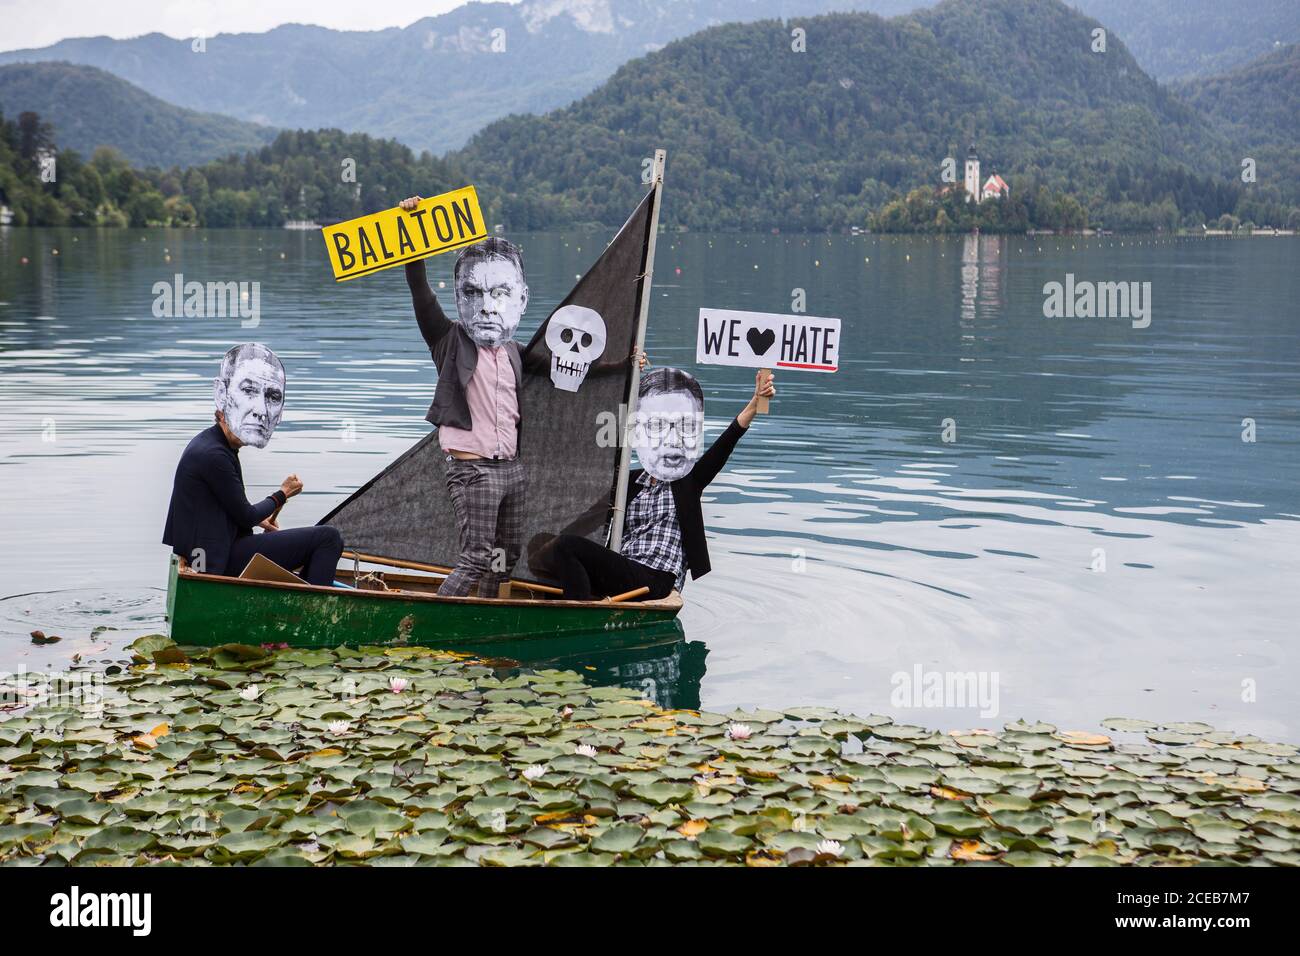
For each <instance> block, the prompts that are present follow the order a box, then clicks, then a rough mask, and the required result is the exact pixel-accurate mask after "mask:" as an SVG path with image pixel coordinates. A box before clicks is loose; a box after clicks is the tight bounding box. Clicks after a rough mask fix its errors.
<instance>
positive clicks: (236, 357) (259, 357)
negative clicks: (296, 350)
mask: <svg viewBox="0 0 1300 956" xmlns="http://www.w3.org/2000/svg"><path fill="white" fill-rule="evenodd" d="M212 399H213V404H215V405H216V408H217V411H219V412H221V413H222V414H223V415H224V416H225V419H226V428H228V429H229V430H230V432H231V433H232V434H233V435H234V436H235V437H236V438H238V439H239V440H240V441H241V442H242V443H243V444H245V445H252V446H253V447H254V448H265V447H266V443H267V442H269V441H270V440H271V434H272V433H273V432H274V431H275V426H277V425H279V424H280V416H281V415H282V414H283V413H284V366H283V365H282V364H281V363H280V360H279V359H278V358H276V355H275V353H274V352H272V351H271V350H270V349H268V348H267V347H266V346H265V345H262V344H261V343H259V342H246V343H245V344H243V345H236V346H235V347H234V348H233V349H231V350H230V351H229V352H227V353H226V356H225V358H223V359H222V360H221V374H220V375H218V376H217V377H216V379H215V380H214V381H213V383H212Z"/></svg>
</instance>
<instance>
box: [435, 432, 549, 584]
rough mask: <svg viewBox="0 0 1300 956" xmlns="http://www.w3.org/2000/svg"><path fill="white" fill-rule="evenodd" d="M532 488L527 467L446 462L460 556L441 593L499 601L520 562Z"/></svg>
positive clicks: (487, 461) (505, 463)
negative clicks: (472, 592)
mask: <svg viewBox="0 0 1300 956" xmlns="http://www.w3.org/2000/svg"><path fill="white" fill-rule="evenodd" d="M527 491H528V482H527V478H526V477H525V474H524V463H523V462H522V461H520V460H519V459H518V458H515V459H512V460H510V461H505V460H503V459H497V458H478V459H473V460H470V461H462V460H461V459H459V458H454V457H453V456H451V455H448V456H447V493H448V494H449V495H450V496H451V506H452V509H453V510H454V511H455V512H456V522H457V524H458V525H459V526H460V556H459V557H458V558H456V567H455V568H453V569H452V572H451V574H449V575H447V577H446V579H445V580H444V581H443V582H442V585H441V586H440V587H439V588H438V593H439V594H442V595H446V596H449V597H465V596H466V595H468V594H469V592H470V591H471V590H473V588H474V586H475V585H478V593H479V596H480V597H488V598H494V597H496V596H497V592H498V591H499V589H500V587H501V585H502V584H504V583H505V582H506V581H507V580H508V579H509V578H510V572H511V571H513V570H514V567H515V564H516V563H517V562H518V561H519V550H520V545H521V543H522V539H523V534H524V506H525V504H526V502H527Z"/></svg>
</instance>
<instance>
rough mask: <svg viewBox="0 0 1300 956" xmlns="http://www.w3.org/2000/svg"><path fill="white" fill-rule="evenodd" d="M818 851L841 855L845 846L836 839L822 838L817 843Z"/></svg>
mask: <svg viewBox="0 0 1300 956" xmlns="http://www.w3.org/2000/svg"><path fill="white" fill-rule="evenodd" d="M817 852H818V854H822V855H825V856H839V855H840V854H842V853H843V852H844V846H843V845H842V844H841V843H839V842H837V841H835V840H822V842H821V843H818V844H817Z"/></svg>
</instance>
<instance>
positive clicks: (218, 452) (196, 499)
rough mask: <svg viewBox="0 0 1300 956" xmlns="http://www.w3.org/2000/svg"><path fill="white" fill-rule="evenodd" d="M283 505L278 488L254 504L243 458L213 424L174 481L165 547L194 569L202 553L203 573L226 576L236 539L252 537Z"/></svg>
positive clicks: (194, 443) (185, 456)
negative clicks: (246, 486)
mask: <svg viewBox="0 0 1300 956" xmlns="http://www.w3.org/2000/svg"><path fill="white" fill-rule="evenodd" d="M284 500H285V498H284V492H283V491H280V490H279V489H278V488H277V489H276V491H275V493H274V494H271V495H269V496H267V497H266V498H263V499H262V500H261V501H259V502H258V503H257V504H255V505H254V504H249V502H248V498H247V497H245V493H244V472H243V470H242V469H241V468H240V467H239V455H238V453H237V452H236V451H235V449H233V448H231V447H230V443H229V442H227V441H226V436H225V435H224V434H223V433H222V431H221V426H220V425H213V426H212V427H211V428H205V429H204V430H203V431H201V432H199V433H198V434H197V435H195V436H194V437H193V438H192V439H190V443H189V444H188V445H186V446H185V451H184V452H183V453H182V454H181V460H180V463H179V464H177V466H176V477H175V478H174V479H173V481H172V500H171V504H169V505H168V506H167V524H166V526H165V527H164V528H163V537H162V541H163V544H169V545H171V548H172V552H173V553H174V554H179V555H180V556H181V557H183V558H184V559H185V560H186V561H188V562H190V564H192V565H196V564H197V563H198V558H197V557H196V555H195V553H194V552H195V549H198V548H201V549H202V550H203V564H202V568H201V570H204V571H207V572H208V573H209V574H225V573H227V572H229V571H231V570H232V569H230V568H227V567H226V562H227V560H229V558H230V546H231V545H232V544H234V543H235V539H236V538H241V537H243V536H244V535H248V534H252V533H253V527H254V526H255V525H258V524H260V523H261V522H263V521H265V520H266V519H267V518H269V517H270V516H271V513H272V512H273V511H275V509H276V508H278V507H280V505H282V504H284ZM196 570H200V569H199V568H196ZM233 570H235V571H236V573H237V572H238V571H242V570H243V569H242V568H238V569H233Z"/></svg>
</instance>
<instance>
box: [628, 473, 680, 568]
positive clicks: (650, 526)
mask: <svg viewBox="0 0 1300 956" xmlns="http://www.w3.org/2000/svg"><path fill="white" fill-rule="evenodd" d="M637 484H639V485H641V486H642V487H643V489H644V490H643V491H642V492H641V493H640V494H638V495H637V496H636V497H635V498H633V499H632V500H631V501H630V502H628V506H627V519H626V520H625V521H624V522H623V556H624V557H625V558H631V559H632V560H633V561H636V562H638V563H640V564H644V565H645V566H646V567H648V568H654V569H655V570H656V571H667V572H668V573H669V574H672V575H673V576H674V577H675V578H676V583H675V585H674V587H676V588H677V590H678V591H680V590H681V589H682V587H683V586H684V585H685V584H686V553H685V552H684V551H683V550H682V528H681V525H679V524H678V523H677V505H676V503H675V502H674V501H673V489H672V482H669V481H654V482H652V481H651V480H650V475H649V473H643V474H642V475H641V477H640V478H638V479H637Z"/></svg>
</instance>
